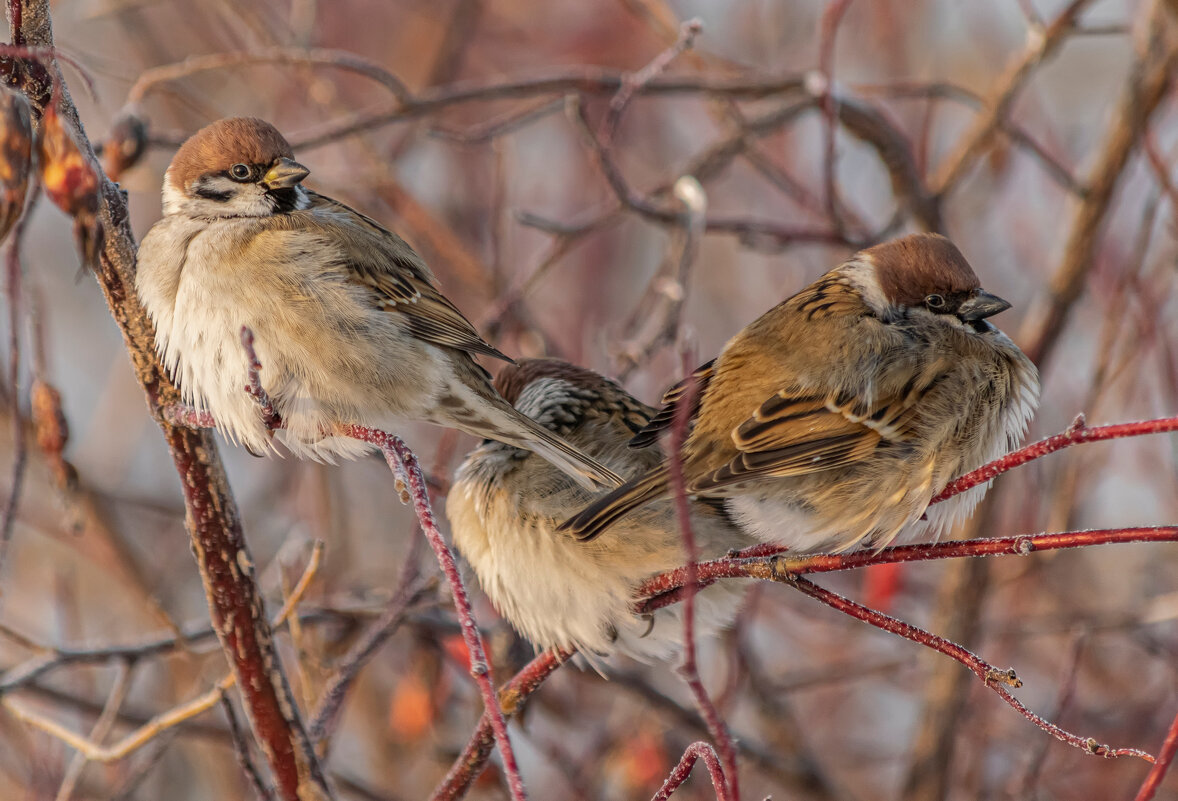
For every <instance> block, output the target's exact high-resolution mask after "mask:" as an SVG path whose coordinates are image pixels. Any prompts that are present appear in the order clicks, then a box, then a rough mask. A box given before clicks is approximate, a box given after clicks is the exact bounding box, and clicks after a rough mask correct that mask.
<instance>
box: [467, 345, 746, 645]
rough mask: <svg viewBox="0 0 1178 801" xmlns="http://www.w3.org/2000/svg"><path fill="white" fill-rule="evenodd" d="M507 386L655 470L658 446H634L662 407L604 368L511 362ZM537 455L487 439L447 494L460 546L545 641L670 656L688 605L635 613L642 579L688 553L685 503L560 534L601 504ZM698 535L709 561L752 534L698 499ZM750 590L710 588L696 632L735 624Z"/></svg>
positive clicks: (517, 622)
mask: <svg viewBox="0 0 1178 801" xmlns="http://www.w3.org/2000/svg"><path fill="white" fill-rule="evenodd" d="M495 384H496V387H497V388H498V389H499V391H500V392H501V393H502V394H503V397H505V398H506V399H507V400H509V401H511V402H512V403H514V404H515V407H516V408H517V409H518V410H519V411H520V412H522V413H524V414H526V415H528V416H529V417H532V418H533V419H535V420H537V421H538V422H540V423H541V424H543V425H545V426H547V427H548V428H549V429H551V430H552V431H555V432H557V433H558V434H560V435H561V436H563V437H564V438H565V439H567V440H568V441H569V442H571V443H573V444H574V445H576V446H578V447H580V448H583V449H584V450H585V452H586V453H588V454H590V455H591V456H594V457H596V458H598V459H600V460H601V461H602V462H604V463H605V464H607V465H609V466H610V467H612V468H613V469H615V470H617V471H618V472H619V473H622V474H623V475H627V476H629V475H636V474H641V473H644V472H646V471H648V470H652V469H654V468H655V467H656V466H657V465H658V464H659V463H660V462H661V461H662V454H661V453H660V451H659V449H658V448H657V447H653V448H646V449H643V450H635V449H632V448H628V447H627V445H626V443H627V442H628V440H629V439H630V438H631V437H632V436H634V434H635V433H637V432H639V431H641V430H642V428H643V426H645V425H646V424H647V421H648V420H649V419H650V417H651V415H652V414H653V413H654V409H652V408H650V407H649V406H646V405H645V404H642V403H639V402H638V401H636V400H635V399H634V398H632V397H631V396H630V395H629V394H627V393H626V391H625V390H623V389H622V388H621V387H619V386H618V385H617V384H615V383H614V382H612V381H609V380H607V379H605V378H602V377H601V376H599V375H598V374H597V373H594V372H592V371H590V370H585V369H582V368H580V367H575V366H573V365H571V364H568V363H566V362H562V361H558V360H554V359H526V360H523V361H521V362H519V363H518V364H516V365H512V366H508V367H505V368H504V369H503V370H502V372H500V373H499V376H498V378H497V379H496V381H495ZM592 497H593V496H592V495H591V494H590V493H588V492H586V491H585V490H583V489H581V488H580V487H578V486H577V485H576V484H575V483H573V482H572V481H570V480H569V478H568V477H567V476H565V475H563V474H561V473H560V472H558V471H556V470H554V469H552V467H551V466H550V465H548V464H546V463H545V462H543V461H541V460H540V459H537V458H536V457H535V456H534V455H532V454H530V453H528V452H527V451H521V450H519V449H517V448H512V447H510V446H507V445H503V444H501V443H498V442H485V443H483V445H481V446H480V447H478V448H476V449H475V450H473V451H471V453H470V454H469V455H468V456H467V457H466V461H464V462H463V463H462V466H461V467H459V468H458V472H457V474H456V477H455V482H454V484H453V486H451V488H450V493H449V495H448V497H447V500H446V515H447V516H448V517H449V519H450V528H451V531H452V536H453V538H454V544H455V545H456V546H457V547H458V550H459V551H461V552H462V554H463V556H465V557H466V560H467V561H468V562H469V563H470V565H471V566H472V567H473V568H474V571H475V573H476V574H477V575H478V577H479V583H480V584H481V585H482V587H483V590H484V591H485V592H486V593H487V595H488V596H489V597H490V599H491V601H492V602H493V603H494V604H495V606H496V608H497V609H498V610H499V611H500V612H501V613H502V614H503V615H504V616H505V617H506V618H507V619H508V620H509V621H511V624H512V625H513V626H515V628H516V630H517V631H519V632H520V633H521V634H522V635H523V636H524V637H526V638H527V639H528V640H530V641H531V642H532V644H533V645H535V646H536V647H537V648H538V649H539V648H553V647H560V648H569V647H572V646H575V647H576V648H578V649H579V650H580V651H581V652H582V653H583V654H585V655H586V657H587V658H588V659H590V660H593V658H594V655H605V654H610V653H614V652H621V653H625V654H629V655H630V656H634V657H636V658H639V659H642V660H652V659H664V658H667V657H668V656H669V655H670V654H671V653H672V652H673V651H674V649H675V648H676V647H677V646H678V645H679V644H680V643H681V642H682V637H683V623H682V618H681V615H682V611H681V610H682V608H681V606H671V607H667V608H665V609H660V610H658V611H656V612H655V613H654V615H653V617H651V616H639V615H636V614H635V613H634V610H633V607H632V604H633V602H634V591H635V589H636V588H637V586H638V585H639V584H640V583H641V582H642V580H643V579H645V578H648V577H649V576H652V575H654V574H657V573H661V572H664V571H667V570H672V569H674V568H676V567H680V566H681V565H682V564H683V563H684V562H685V560H686V557H685V555H684V551H683V546H682V538H681V535H680V530H679V524H678V520H677V518H676V515H675V508H674V504H673V503H672V502H671V501H670V500H669V499H664V500H660V501H655V502H653V503H650V504H648V505H646V506H644V507H643V508H642V509H640V510H638V511H636V512H635V513H634V514H632V515H628V516H627V517H626V518H625V519H624V520H621V521H619V522H618V524H617V525H615V526H613V527H612V528H610V530H609V531H607V532H605V533H604V534H603V535H602V536H600V537H598V538H596V539H595V540H593V541H592V542H579V541H578V540H577V539H576V538H574V537H572V536H570V535H569V534H567V533H566V532H562V531H558V530H557V528H558V526H559V525H560V523H561V521H563V520H564V519H565V518H567V517H568V516H569V515H570V514H572V513H573V512H574V511H576V510H577V509H579V508H581V507H582V506H584V505H585V504H586V503H588V502H589V501H590V500H591V499H592ZM692 530H693V532H694V534H695V537H696V541H697V542H698V543H699V545H700V553H701V555H702V557H704V558H715V557H718V556H722V555H723V554H724V553H725V552H726V551H727V550H729V549H731V548H743V547H746V546H747V545H749V544H751V543H752V542H753V541H752V540H751V539H750V538H748V537H747V536H745V535H744V534H742V533H741V532H740V531H739V530H738V529H736V527H735V526H733V525H732V523H731V522H730V521H729V519H728V517H727V515H726V514H725V513H724V512H723V511H721V510H720V509H718V508H717V507H716V505H714V504H710V503H707V502H703V501H697V502H693V503H692ZM741 592H742V590H741V589H740V588H739V587H738V586H737V585H734V584H733V583H731V582H728V583H717V584H713V585H712V586H710V587H707V588H704V589H703V590H701V591H700V594H699V596H698V604H697V615H696V621H697V622H696V625H697V631H701V632H704V631H707V630H710V629H714V628H716V627H718V626H722V625H724V624H726V623H727V622H729V621H730V620H731V619H732V617H733V616H734V614H735V612H736V607H737V605H738V603H739V599H740V596H741Z"/></svg>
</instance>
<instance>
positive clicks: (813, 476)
mask: <svg viewBox="0 0 1178 801" xmlns="http://www.w3.org/2000/svg"><path fill="white" fill-rule="evenodd" d="M1009 307H1010V304H1009V303H1007V302H1006V301H1005V300H1002V299H1001V298H999V297H996V296H994V295H992V294H990V293H989V292H986V291H984V290H983V289H982V288H981V285H980V284H979V282H978V278H977V276H976V275H974V271H973V270H972V269H971V268H970V266H969V264H968V263H967V262H966V260H965V257H964V256H962V255H961V252H960V251H959V250H958V249H957V248H956V247H955V246H954V245H953V244H952V243H951V242H950V241H949V240H948V239H945V238H944V237H941V236H937V235H934V234H916V235H913V236H907V237H904V238H902V239H897V240H894V241H891V242H886V243H884V244H881V245H877V246H875V247H873V248H870V249H868V250H864V251H862V252H860V253H857V254H855V255H854V256H852V257H851V258H850V259H849V260H848V261H846V262H844V263H843V264H842V265H840V266H838V267H836V268H835V269H833V270H831V271H830V272H828V273H827V274H826V275H824V276H822V277H821V278H819V279H818V280H817V281H816V282H814V283H813V284H811V285H810V286H808V287H806V288H805V289H803V290H802V291H801V292H799V293H798V294H796V295H794V296H793V297H791V298H789V299H788V300H786V301H784V302H783V303H781V304H779V305H778V306H776V307H774V308H773V309H771V310H770V311H768V312H767V313H766V314H764V315H762V316H761V317H760V318H759V319H757V320H755V321H754V322H753V323H752V324H750V325H749V326H747V327H746V328H745V329H744V330H743V331H741V332H740V333H738V334H737V335H736V336H735V337H733V338H732V339H731V340H730V341H729V342H728V344H727V345H725V347H724V350H723V351H722V352H721V353H720V356H719V357H718V358H716V359H715V360H714V361H713V362H710V363H708V364H706V365H704V366H703V367H701V368H700V369H699V370H697V371H696V373H695V375H694V377H693V379H692V380H695V381H697V382H698V386H699V391H698V393H697V394H696V395H695V403H694V405H693V406H692V408H691V409H690V410H688V414H689V416H690V424H691V429H690V433H689V434H688V436H687V438H686V440H685V442H684V445H683V452H682V458H683V473H684V478H685V482H686V486H687V491H688V492H689V493H691V494H692V495H698V496H709V497H716V498H724V499H726V500H727V504H728V509H729V511H730V512H731V513H732V514H733V516H734V518H735V519H736V521H737V522H738V523H739V524H740V525H741V526H742V528H743V529H744V530H745V531H747V532H748V533H750V534H752V535H754V536H756V537H758V538H760V539H762V540H765V541H768V542H772V543H776V544H780V545H785V546H787V547H789V548H791V549H795V550H799V551H810V550H819V549H826V548H833V549H845V548H850V547H853V546H855V545H857V544H859V543H863V542H867V543H871V544H873V545H876V546H879V547H882V546H883V545H886V544H887V543H888V542H890V541H891V540H892V539H893V538H895V537H896V535H897V534H898V533H899V532H900V531H902V530H904V529H905V528H906V527H910V526H913V524H915V523H917V521H919V520H921V517H922V515H924V514H925V509H926V508H927V507H928V503H929V501H930V500H931V499H932V497H933V496H934V495H935V494H936V493H937V492H938V491H940V490H941V489H942V488H943V487H944V486H945V485H946V484H947V483H948V482H949V481H950V480H951V479H953V478H954V477H956V476H958V475H960V474H962V473H964V472H967V471H969V470H972V469H974V468H976V467H979V466H981V465H982V464H984V463H986V462H987V461H990V460H991V459H994V458H996V457H997V456H999V455H1001V454H1002V453H1004V452H1005V451H1006V450H1009V449H1010V448H1012V447H1013V446H1014V445H1015V444H1016V443H1017V442H1018V440H1019V439H1020V438H1021V436H1022V434H1023V432H1024V430H1025V429H1026V425H1027V421H1028V420H1029V418H1030V416H1031V414H1032V412H1033V411H1034V409H1035V407H1036V406H1037V405H1038V399H1039V374H1038V371H1037V370H1036V369H1035V366H1034V365H1033V364H1031V362H1030V360H1029V359H1027V357H1026V356H1025V355H1023V352H1022V351H1020V350H1019V349H1018V347H1016V346H1015V344H1014V343H1013V342H1011V341H1010V339H1009V338H1007V336H1006V335H1005V334H1003V333H1002V332H1001V331H999V330H998V329H997V328H995V327H994V326H993V325H991V324H990V323H989V322H987V321H986V318H987V317H989V316H991V315H993V314H997V313H998V312H1000V311H1003V310H1004V309H1007V308H1009ZM684 396H685V393H684V386H683V385H680V386H678V387H675V388H673V389H672V390H671V391H670V392H668V393H667V396H666V398H665V399H664V400H665V407H664V409H663V410H662V411H661V412H660V413H659V414H658V415H657V416H656V417H655V419H654V420H653V421H652V423H651V425H649V426H648V427H647V428H646V429H645V430H644V431H643V432H642V433H640V434H639V436H638V437H637V438H636V440H635V443H634V444H635V445H638V446H641V445H644V444H649V443H650V442H652V441H654V439H655V438H656V437H657V436H658V433H659V431H660V430H663V429H666V428H668V427H669V426H670V424H671V421H672V419H673V417H674V414H675V410H676V408H677V405H678V403H680V402H681V401H682V400H683V398H684ZM985 489H986V487H985V486H981V487H977V488H975V489H974V490H972V491H970V492H968V493H964V494H962V495H958V496H955V497H954V498H953V499H951V500H950V501H947V502H945V503H942V504H938V505H937V506H934V507H932V508H931V509H929V510H928V518H929V520H928V525H929V528H930V529H931V530H932V531H933V532H934V533H936V534H939V533H940V532H941V531H942V530H943V529H944V528H945V527H947V526H949V525H951V524H952V523H953V522H954V521H955V520H956V519H957V518H960V517H963V516H965V515H968V514H969V513H970V512H971V511H972V510H973V507H974V506H975V505H976V504H977V502H978V501H979V500H980V499H981V497H982V494H983V493H984V492H985ZM669 491H670V489H669V479H668V471H667V466H666V463H665V462H664V463H662V464H660V465H658V466H656V467H654V468H652V469H650V470H648V471H647V472H645V473H644V474H642V475H640V476H637V477H635V478H632V479H630V480H629V481H628V482H627V483H626V484H624V485H623V486H621V487H619V488H617V489H616V490H614V491H613V492H610V493H608V494H606V495H604V496H603V497H600V498H598V499H597V500H595V501H594V502H593V503H591V504H589V505H588V506H587V507H586V508H585V509H584V510H582V511H581V512H580V513H578V514H577V515H576V516H574V517H573V518H571V519H570V520H568V521H566V522H565V523H564V525H562V526H561V529H562V530H564V531H567V532H568V533H569V534H572V535H574V536H576V537H578V538H580V539H582V540H590V539H593V538H594V537H596V536H598V535H600V534H601V533H602V532H603V531H606V530H607V529H608V528H609V527H610V526H612V525H616V524H617V523H618V522H619V521H622V520H625V519H626V517H627V516H628V515H630V514H632V513H633V512H634V510H636V509H639V508H641V507H643V506H644V505H645V504H648V503H650V502H651V501H652V500H654V499H655V498H660V497H665V496H666V495H667V494H668V493H669Z"/></svg>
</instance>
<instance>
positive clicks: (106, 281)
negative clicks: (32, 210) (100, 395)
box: [3, 0, 330, 801]
mask: <svg viewBox="0 0 1178 801" xmlns="http://www.w3.org/2000/svg"><path fill="white" fill-rule="evenodd" d="M7 12H8V18H9V23H10V25H11V26H12V29H13V42H14V43H19V44H25V45H27V46H29V47H42V48H51V47H52V46H53V30H52V24H51V19H50V16H49V6H48V3H47V2H46V0H24V1H23V2H21V0H11V2H9V4H8V7H7ZM53 71H54V72H58V71H57V70H56V69H55V70H53ZM3 75H4V77H5V79H6V81H7V82H8V83H9V85H10V86H13V87H14V88H16V89H18V90H20V91H22V92H23V93H25V94H26V95H27V96H28V97H29V100H30V102H31V103H32V104H33V107H34V109H35V111H36V114H37V116H38V117H39V116H40V114H41V112H43V110H44V108H45V105H46V103H48V102H50V101H51V98H52V97H53V92H52V87H51V86H50V84H49V83H48V79H49V75H50V70H49V69H46V68H45V67H44V66H39V65H36V64H30V63H29V62H25V61H18V62H13V61H8V62H6V63H5V64H4V69H3ZM56 102H57V103H58V104H59V110H60V113H61V114H62V116H63V117H64V118H65V120H66V122H67V124H70V125H73V126H75V128H76V130H77V132H78V135H79V136H78V139H79V142H80V143H81V144H82V146H83V148H84V149H85V151H86V155H87V156H88V157H89V158H90V159H91V161H92V163H93V166H94V169H95V170H98V171H99V172H100V176H101V192H100V198H99V224H100V225H101V226H102V227H103V228H104V229H105V244H104V247H103V249H102V251H101V253H100V254H99V258H98V262H97V264H96V265H95V277H96V278H97V280H98V284H99V287H100V288H101V289H102V292H103V295H104V296H105V298H106V301H107V303H108V304H109V306H110V310H111V314H112V316H113V317H114V319H115V322H116V323H117V324H118V326H119V329H120V330H121V331H122V333H123V337H124V340H125V341H126V344H127V351H128V353H129V355H130V357H131V362H132V364H133V366H134V368H135V375H136V377H137V378H138V379H139V382H140V383H141V384H142V385H143V388H144V391H145V392H146V394H147V401H148V406H149V408H150V410H151V413H152V415H153V416H154V418H155V420H156V422H157V423H158V424H159V426H160V429H161V431H162V432H163V435H164V438H165V440H166V441H167V443H168V448H169V449H170V451H171V453H172V458H173V460H174V462H175V465H176V470H177V472H178V473H179V474H180V481H181V485H182V488H183V492H184V503H185V507H186V510H187V528H188V533H189V536H190V544H191V547H192V550H193V553H194V555H195V556H196V559H197V564H198V566H199V568H200V572H201V577H202V579H203V581H204V587H205V594H206V597H207V599H208V603H209V612H210V615H211V617H212V621H213V624H214V626H215V628H216V630H217V634H218V637H219V638H220V641H221V645H222V648H223V649H224V651H225V655H226V658H227V659H228V660H229V662H230V664H231V665H232V666H233V671H234V673H235V675H236V677H237V686H238V688H239V689H240V691H241V693H242V699H243V701H244V707H245V709H246V712H247V713H248V715H249V718H250V723H251V725H252V727H253V731H254V734H255V736H256V738H257V740H258V743H259V744H260V745H261V747H262V750H263V752H264V753H265V754H266V758H267V761H268V762H269V765H270V770H271V772H272V774H273V776H274V780H275V782H276V784H277V785H278V789H279V791H280V793H281V795H282V797H283V798H285V799H287V800H288V801H298V800H299V799H302V800H303V801H307V800H308V799H318V798H326V797H329V796H330V793H329V791H328V788H327V785H326V782H325V781H324V779H323V774H322V771H321V770H320V768H319V766H318V764H317V762H316V760H315V757H314V753H313V751H312V750H311V748H310V747H309V744H308V740H307V736H306V733H305V731H304V730H303V726H302V722H301V721H300V719H299V716H298V713H297V709H296V707H295V704H294V699H293V695H292V694H291V691H290V688H289V686H288V684H287V682H286V679H285V677H284V676H283V673H282V670H281V667H280V665H279V663H278V659H277V656H276V654H275V652H274V645H273V640H272V637H271V632H270V627H269V624H268V622H267V618H266V614H265V608H264V604H263V602H262V598H261V597H260V595H259V594H258V589H257V585H256V583H255V581H254V569H253V564H252V562H251V560H250V556H249V551H248V549H247V547H246V544H245V539H244V537H243V534H242V527H241V519H240V517H239V515H238V513H237V506H236V504H235V503H234V500H233V494H232V492H231V491H230V489H229V483H228V480H227V478H226V476H225V470H224V468H223V466H222V464H221V460H220V458H219V457H218V455H217V447H216V443H215V442H214V440H213V435H212V433H211V432H209V431H199V430H194V429H189V428H183V427H178V426H174V425H172V424H171V423H169V422H168V421H166V420H165V419H164V418H163V417H162V416H161V415H160V408H161V407H162V406H165V405H167V404H168V403H170V402H173V401H175V400H176V399H177V397H178V396H177V392H176V388H175V387H174V386H173V384H172V383H171V381H170V380H169V378H168V376H167V374H166V372H165V370H164V369H163V367H162V365H161V364H160V362H159V359H158V358H157V356H156V353H155V345H154V342H155V339H154V332H153V330H152V327H151V322H150V321H149V320H148V318H147V315H146V314H145V312H144V309H143V307H142V306H141V305H140V303H139V298H138V296H137V295H136V294H135V290H134V275H135V252H136V245H135V241H134V237H133V235H132V233H131V229H130V225H129V223H128V213H127V204H126V199H125V197H124V195H123V193H122V192H121V190H120V189H119V188H118V186H117V185H115V184H113V183H111V182H110V181H109V179H107V178H106V176H105V175H102V174H101V167H100V166H99V164H98V161H97V159H95V158H94V153H93V149H92V147H91V145H90V143H89V140H88V139H87V138H86V137H85V134H84V132H83V130H82V127H81V123H80V122H79V120H78V116H77V110H76V109H75V108H74V105H73V103H72V101H71V100H70V96H69V93H68V91H67V90H66V89H65V86H64V85H62V86H59V87H58V91H57V94H56ZM243 380H244V379H243Z"/></svg>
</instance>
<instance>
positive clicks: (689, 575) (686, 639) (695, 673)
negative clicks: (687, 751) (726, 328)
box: [667, 354, 740, 801]
mask: <svg viewBox="0 0 1178 801" xmlns="http://www.w3.org/2000/svg"><path fill="white" fill-rule="evenodd" d="M684 355H685V356H686V354H684ZM683 361H684V373H685V375H686V376H687V378H688V380H687V382H686V387H685V389H684V392H683V398H682V400H681V401H680V403H679V405H678V408H677V409H676V411H675V417H674V420H673V421H672V423H671V442H670V449H669V456H670V458H669V459H667V466H668V472H669V473H670V479H671V491H672V493H674V499H675V514H676V517H677V518H678V521H679V530H680V532H681V533H682V536H683V549H684V551H685V552H686V556H687V565H686V567H685V571H686V575H685V579H686V581H685V584H684V588H685V593H684V599H683V666H682V668H680V673H681V674H682V675H683V680H684V681H685V682H687V686H688V687H689V688H690V689H691V694H692V695H693V696H694V697H695V703H696V706H698V707H699V711H700V714H701V715H702V716H703V719H704V721H705V722H706V723H707V725H708V733H709V734H711V735H712V739H714V740H715V741H716V744H717V746H718V748H719V751H720V754H721V755H722V756H723V759H724V768H725V771H723V772H720V774H719V784H718V785H717V787H716V791H717V793H718V794H719V796H720V799H721V801H740V782H739V780H738V777H737V773H736V747H735V746H734V745H733V744H732V735H731V734H730V733H729V732H728V727H727V726H725V725H724V721H723V719H722V718H721V717H720V713H719V712H718V711H717V710H716V706H715V704H713V703H712V699H711V698H710V697H709V696H708V691H707V690H706V689H705V688H704V685H703V681H702V680H701V679H700V677H699V668H698V666H697V665H696V661H695V595H696V592H697V591H698V588H699V585H698V583H697V574H698V570H697V567H696V559H697V558H698V557H699V549H698V548H697V547H696V544H695V533H694V532H693V531H692V529H691V502H690V501H689V500H688V499H687V482H686V480H685V479H684V476H683V452H682V449H683V442H684V441H685V440H686V439H687V426H688V420H689V418H690V415H691V408H692V406H693V404H694V400H695V396H696V393H698V392H699V382H698V381H694V380H691V376H692V368H691V361H692V360H690V359H687V358H685V359H684V360H683ZM684 759H686V755H685V757H684ZM692 761H694V760H692ZM681 764H682V763H681ZM715 779H716V776H715V774H713V781H714V780H715Z"/></svg>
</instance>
